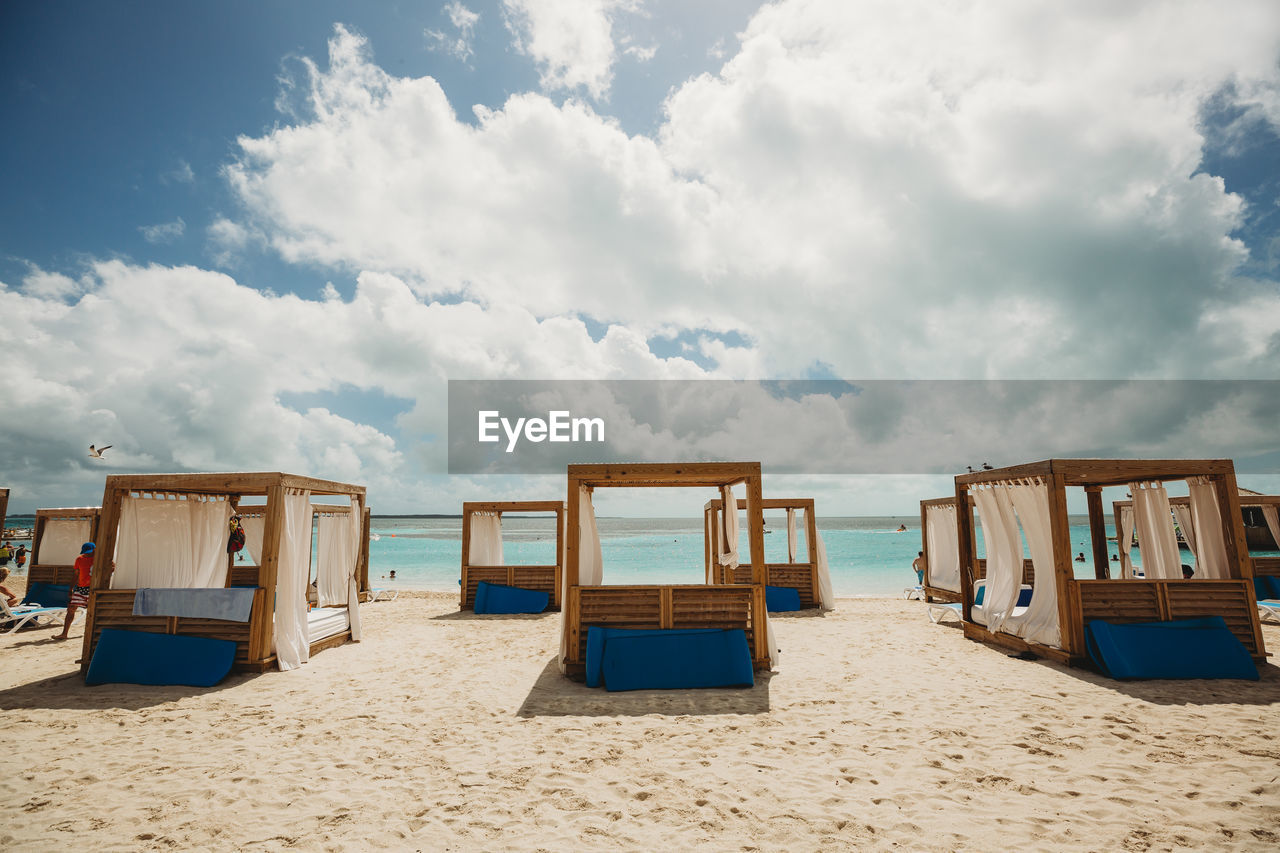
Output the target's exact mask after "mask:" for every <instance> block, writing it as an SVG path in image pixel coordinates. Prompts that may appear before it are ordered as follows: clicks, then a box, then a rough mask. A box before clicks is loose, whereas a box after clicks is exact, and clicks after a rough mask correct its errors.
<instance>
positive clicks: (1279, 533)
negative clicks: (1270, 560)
mask: <svg viewBox="0 0 1280 853" xmlns="http://www.w3.org/2000/svg"><path fill="white" fill-rule="evenodd" d="M1262 517H1263V518H1265V519H1266V520H1267V529H1268V530H1270V531H1271V538H1272V539H1274V540H1275V542H1276V547H1280V507H1277V506H1276V505H1275V504H1263V505H1262Z"/></svg>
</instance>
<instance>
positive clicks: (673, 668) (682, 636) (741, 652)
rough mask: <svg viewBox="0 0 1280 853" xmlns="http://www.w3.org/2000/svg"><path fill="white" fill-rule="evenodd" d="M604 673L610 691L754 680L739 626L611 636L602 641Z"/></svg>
mask: <svg viewBox="0 0 1280 853" xmlns="http://www.w3.org/2000/svg"><path fill="white" fill-rule="evenodd" d="M601 673H602V675H603V678H604V684H605V688H606V689H607V690H610V691H621V690H646V689H651V690H652V689H657V690H674V689H682V688H691V687H750V686H752V685H754V684H755V675H754V673H753V672H752V667H751V650H750V649H749V648H748V647H747V635H746V632H745V631H743V630H741V629H733V630H709V631H661V630H657V631H645V632H642V633H639V634H636V635H634V636H629V637H612V638H610V639H609V640H608V642H606V643H605V644H604V655H603V660H602V661H601Z"/></svg>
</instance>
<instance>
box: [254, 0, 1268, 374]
mask: <svg viewBox="0 0 1280 853" xmlns="http://www.w3.org/2000/svg"><path fill="white" fill-rule="evenodd" d="M1265 6H1266V4H1265V3H1260V2H1253V0H1238V2H1235V3H1232V4H1228V5H1225V6H1222V5H1219V6H1215V7H1214V8H1213V9H1207V8H1205V7H1200V6H1197V5H1195V4H1190V5H1186V4H1183V5H1179V6H1177V7H1176V8H1172V7H1169V6H1167V5H1165V4H1160V3H1153V4H1145V5H1136V6H1132V7H1130V6H1125V7H1123V8H1112V7H1106V8H1102V7H1096V8H1095V7H1073V9H1072V12H1071V15H1070V16H1069V18H1067V19H1063V16H1062V11H1061V8H1060V7H1059V6H1057V5H1056V4H1051V3H1019V4H1017V5H1016V9H1015V8H1013V7H1011V6H1008V5H1002V4H985V3H984V4H979V3H959V4H951V5H947V6H944V7H938V6H937V5H936V4H932V3H923V4H920V5H918V6H917V5H913V4H910V3H898V2H893V3H859V4H848V3H842V2H819V0H814V1H813V2H804V3H800V2H784V3H779V4H774V5H770V6H766V7H764V8H763V9H762V10H761V11H760V12H759V13H758V14H757V15H756V17H755V18H754V19H753V20H752V22H751V23H750V25H749V26H748V27H747V29H746V31H745V32H744V33H743V35H742V37H741V45H740V49H739V51H738V53H737V54H736V55H735V56H734V57H733V58H732V59H731V60H730V61H729V62H728V63H727V64H726V65H725V66H724V68H723V69H722V70H721V72H720V73H719V74H717V75H703V76H700V77H698V78H696V79H693V80H691V81H689V82H687V83H686V84H685V85H683V86H681V87H680V88H679V89H677V90H676V91H675V92H674V93H673V94H672V96H671V98H670V99H669V102H668V104H667V121H666V123H665V124H664V125H663V126H662V128H661V130H660V132H659V133H658V134H657V135H656V137H655V138H648V137H645V136H631V135H628V134H627V133H625V132H624V131H623V130H622V129H621V128H620V127H619V126H618V125H617V123H616V122H614V121H612V120H611V119H609V118H607V117H605V116H601V115H599V114H597V113H596V112H594V111H593V110H591V109H590V108H588V107H586V106H584V105H583V104H581V103H576V102H572V101H571V102H569V103H566V104H564V105H562V106H557V105H556V104H554V103H552V102H551V101H550V100H548V99H546V98H544V97H541V96H539V95H531V94H523V95H515V96H513V97H511V98H510V99H509V100H508V101H507V103H506V104H505V105H504V106H503V108H502V109H500V110H494V111H490V110H484V109H480V108H478V109H477V112H478V117H479V123H478V125H476V126H472V125H469V124H467V123H464V122H461V121H459V120H458V119H457V117H456V116H455V115H454V114H453V112H452V110H451V108H450V106H449V103H448V100H447V98H446V97H445V93H444V92H443V91H442V90H441V89H440V87H439V85H438V84H437V83H436V82H435V81H434V80H432V79H430V78H422V79H405V78H396V77H392V76H391V75H388V74H386V73H385V72H384V71H382V70H381V69H380V68H378V67H377V66H375V65H373V64H372V62H371V60H370V58H369V55H368V52H367V48H366V45H365V44H364V42H363V40H362V39H360V38H359V37H357V36H354V35H351V34H349V33H347V32H345V31H342V30H339V32H338V33H337V35H336V36H335V38H334V39H333V42H332V44H331V51H330V63H329V67H328V68H327V69H324V70H321V69H319V68H318V67H316V66H314V65H312V66H310V67H311V74H312V79H311V81H310V93H311V95H310V96H311V105H310V112H311V117H310V118H309V119H308V120H306V121H303V122H301V123H299V124H297V125H295V126H292V127H286V128H281V129H278V130H275V131H273V132H271V133H268V134H266V135H264V136H262V137H259V138H242V139H241V140H240V144H241V147H242V151H243V154H242V156H241V157H240V158H239V160H238V161H237V162H236V163H235V164H234V165H233V166H232V168H231V169H230V170H229V175H230V178H231V182H232V187H233V189H234V190H235V192H236V193H237V195H238V196H239V198H240V199H241V200H242V201H243V202H244V204H245V205H246V209H247V210H248V211H249V213H250V215H251V217H252V223H253V225H254V227H256V228H259V229H261V230H262V232H263V233H264V234H265V235H266V237H267V239H268V240H269V241H270V244H271V246H272V247H273V248H275V249H276V250H277V251H279V252H280V253H281V254H282V255H283V256H284V257H285V258H286V259H288V260H290V261H297V262H308V263H315V262H318V263H323V264H328V265H331V266H333V267H335V268H338V269H349V270H362V269H363V270H383V271H387V272H390V273H393V274H395V275H398V276H400V277H402V278H404V279H405V280H406V281H409V282H410V283H412V284H413V286H414V287H415V288H417V289H418V291H419V292H421V293H424V294H451V293H463V294H466V296H467V297H468V298H469V299H474V300H475V301H477V302H478V303H480V304H483V305H486V306H493V307H496V306H505V305H515V306H521V307H523V308H524V309H525V310H528V311H530V312H532V313H534V314H536V315H537V316H543V317H547V316H556V315H570V314H573V315H576V314H586V315H588V316H591V317H594V318H596V319H598V320H601V321H605V322H611V323H617V324H625V325H626V327H627V328H629V329H631V330H632V331H633V332H634V333H636V334H638V335H641V336H648V335H652V334H655V333H658V332H662V333H664V334H667V335H671V334H677V333H679V332H680V331H681V330H708V331H715V332H725V331H736V332H738V333H740V334H741V335H742V336H744V337H745V338H746V339H747V340H749V341H750V345H749V346H748V347H747V348H745V351H744V348H728V347H724V346H722V345H720V346H717V345H708V346H706V347H704V348H703V352H704V353H706V354H708V355H710V356H712V357H714V358H716V359H718V360H719V361H720V365H721V375H733V374H735V373H737V372H739V371H742V372H749V374H748V375H751V374H755V375H759V374H767V375H784V376H787V375H790V376H796V375H803V374H804V373H805V372H806V371H807V370H808V369H810V368H811V367H812V366H814V365H815V364H817V363H819V362H821V363H823V364H824V365H827V366H829V369H830V370H831V371H833V372H835V373H836V374H837V375H845V376H852V377H877V376H890V377H901V376H931V377H946V376H955V377H983V376H999V377H1072V378H1079V377H1089V376H1099V377H1108V376H1117V375H1119V376H1213V375H1223V373H1224V371H1226V369H1227V367H1228V366H1229V368H1230V371H1232V372H1234V373H1236V375H1271V373H1272V372H1273V369H1272V367H1271V366H1270V365H1268V364H1267V363H1266V362H1265V361H1264V360H1250V359H1245V358H1242V357H1241V356H1240V353H1239V349H1240V344H1239V341H1238V340H1237V341H1233V340H1232V337H1231V335H1230V334H1229V333H1224V332H1222V331H1221V329H1218V328H1215V333H1214V334H1213V335H1207V334H1202V332H1203V331H1204V330H1205V323H1206V322H1208V320H1207V319H1206V318H1208V317H1210V316H1212V317H1215V318H1219V319H1218V320H1216V321H1215V322H1217V323H1219V325H1220V324H1221V323H1222V322H1225V320H1224V319H1222V318H1229V317H1236V316H1237V315H1236V314H1232V313H1231V312H1229V311H1224V309H1225V307H1226V306H1229V305H1232V304H1236V303H1237V302H1238V300H1239V298H1240V297H1239V295H1238V288H1237V286H1236V284H1235V283H1234V282H1235V279H1234V278H1233V275H1234V273H1235V271H1236V269H1237V268H1238V266H1239V265H1240V263H1241V262H1242V261H1243V260H1244V259H1245V257H1246V256H1247V250H1246V249H1245V247H1244V246H1243V245H1242V244H1241V243H1240V242H1239V241H1237V240H1235V239H1233V238H1232V237H1231V234H1232V232H1233V230H1234V229H1235V228H1236V227H1237V226H1238V225H1239V224H1240V223H1241V221H1242V206H1241V202H1240V199H1239V198H1238V197H1236V196H1233V195H1231V194H1229V193H1227V192H1226V191H1225V189H1224V187H1223V183H1222V181H1221V180H1220V179H1218V178H1216V177H1213V176H1210V175H1206V174H1203V173H1199V174H1197V173H1196V170H1197V168H1198V167H1199V164H1200V156H1201V149H1202V146H1203V145H1204V143H1205V140H1204V138H1203V136H1202V131H1201V123H1200V110H1201V109H1202V107H1203V105H1204V104H1205V103H1206V102H1207V101H1208V99H1210V98H1211V97H1214V96H1219V97H1220V96H1221V92H1222V91H1223V86H1224V82H1225V81H1228V80H1231V81H1235V82H1234V85H1235V86H1236V88H1237V90H1239V91H1247V92H1251V93H1256V92H1259V91H1264V90H1266V89H1267V87H1268V86H1271V85H1273V84H1274V82H1275V81H1276V79H1277V65H1276V59H1277V57H1276V50H1275V44H1276V39H1277V35H1278V33H1277V30H1278V28H1280V20H1276V16H1270V17H1268V16H1266V15H1263V14H1261V13H1260V10H1261V9H1263V8H1264V7H1265ZM544 8H546V9H560V8H561V7H554V6H546V7H544ZM547 14H551V13H550V12H548V13H547ZM957 34H960V35H961V36H963V37H958V36H957ZM1152 342H1170V344H1172V342H1176V345H1170V344H1158V345H1155V346H1153V345H1152Z"/></svg>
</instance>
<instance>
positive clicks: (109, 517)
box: [72, 478, 128, 676]
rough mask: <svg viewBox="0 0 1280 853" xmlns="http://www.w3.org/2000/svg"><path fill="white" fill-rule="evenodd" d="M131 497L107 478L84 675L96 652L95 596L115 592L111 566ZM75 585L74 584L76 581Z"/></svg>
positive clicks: (91, 580)
mask: <svg viewBox="0 0 1280 853" xmlns="http://www.w3.org/2000/svg"><path fill="white" fill-rule="evenodd" d="M127 493H128V489H127V488H120V487H118V486H116V485H114V484H113V483H112V481H111V478H107V482H106V485H105V486H104V487H103V492H102V514H101V515H99V516H98V531H97V532H98V538H97V539H94V540H92V541H93V544H94V549H93V569H92V575H91V576H90V577H89V589H90V590H91V592H90V594H89V605H88V606H87V607H86V608H85V619H84V640H83V641H81V644H80V674H81V675H82V676H83V675H84V674H85V673H87V672H88V671H89V657H90V652H91V651H92V650H93V629H94V616H95V615H96V614H95V613H94V598H95V597H96V596H95V595H94V594H93V593H95V592H97V591H99V590H104V589H110V588H111V572H112V565H111V562H112V560H113V559H114V556H115V553H116V534H117V533H118V532H119V530H120V506H121V504H122V503H123V502H124V497H125V495H126V494H127ZM72 583H73V585H74V580H73V581H72Z"/></svg>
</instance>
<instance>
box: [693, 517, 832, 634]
mask: <svg viewBox="0 0 1280 853" xmlns="http://www.w3.org/2000/svg"><path fill="white" fill-rule="evenodd" d="M737 503H738V509H739V510H744V509H746V508H747V501H746V498H738V502H737ZM760 503H761V506H762V508H763V509H766V510H769V509H774V510H778V509H781V510H786V513H787V560H786V562H785V563H765V566H764V577H765V584H766V585H768V586H772V587H784V588H787V589H794V590H796V591H797V592H798V593H799V595H800V606H801V608H804V609H808V608H813V607H820V608H822V609H823V610H830V609H832V608H833V607H835V593H834V592H833V591H832V588H831V569H830V567H829V566H828V565H827V549H826V546H825V545H824V544H823V542H822V535H821V534H820V533H818V523H817V517H816V516H815V515H814V512H813V498H765V499H763V500H762V501H761V502H760ZM797 513H799V519H798V520H797V518H796V514H797ZM730 524H732V527H733V529H734V530H737V527H738V525H737V523H736V522H732V523H731V522H730V520H729V519H728V518H726V517H725V514H724V501H723V500H722V499H720V498H716V499H714V500H710V501H707V503H706V506H704V507H703V539H704V547H703V558H704V563H705V568H706V578H707V583H751V570H752V566H751V564H748V565H745V566H743V565H738V566H736V567H735V568H733V569H732V570H730V569H729V568H728V567H727V566H723V565H721V564H720V560H719V557H720V554H722V553H723V552H724V547H723V544H724V538H725V535H726V530H727V529H728V528H729V526H730ZM801 527H803V529H804V539H805V551H804V553H803V554H802V553H800V551H799V529H800V528H801Z"/></svg>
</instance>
